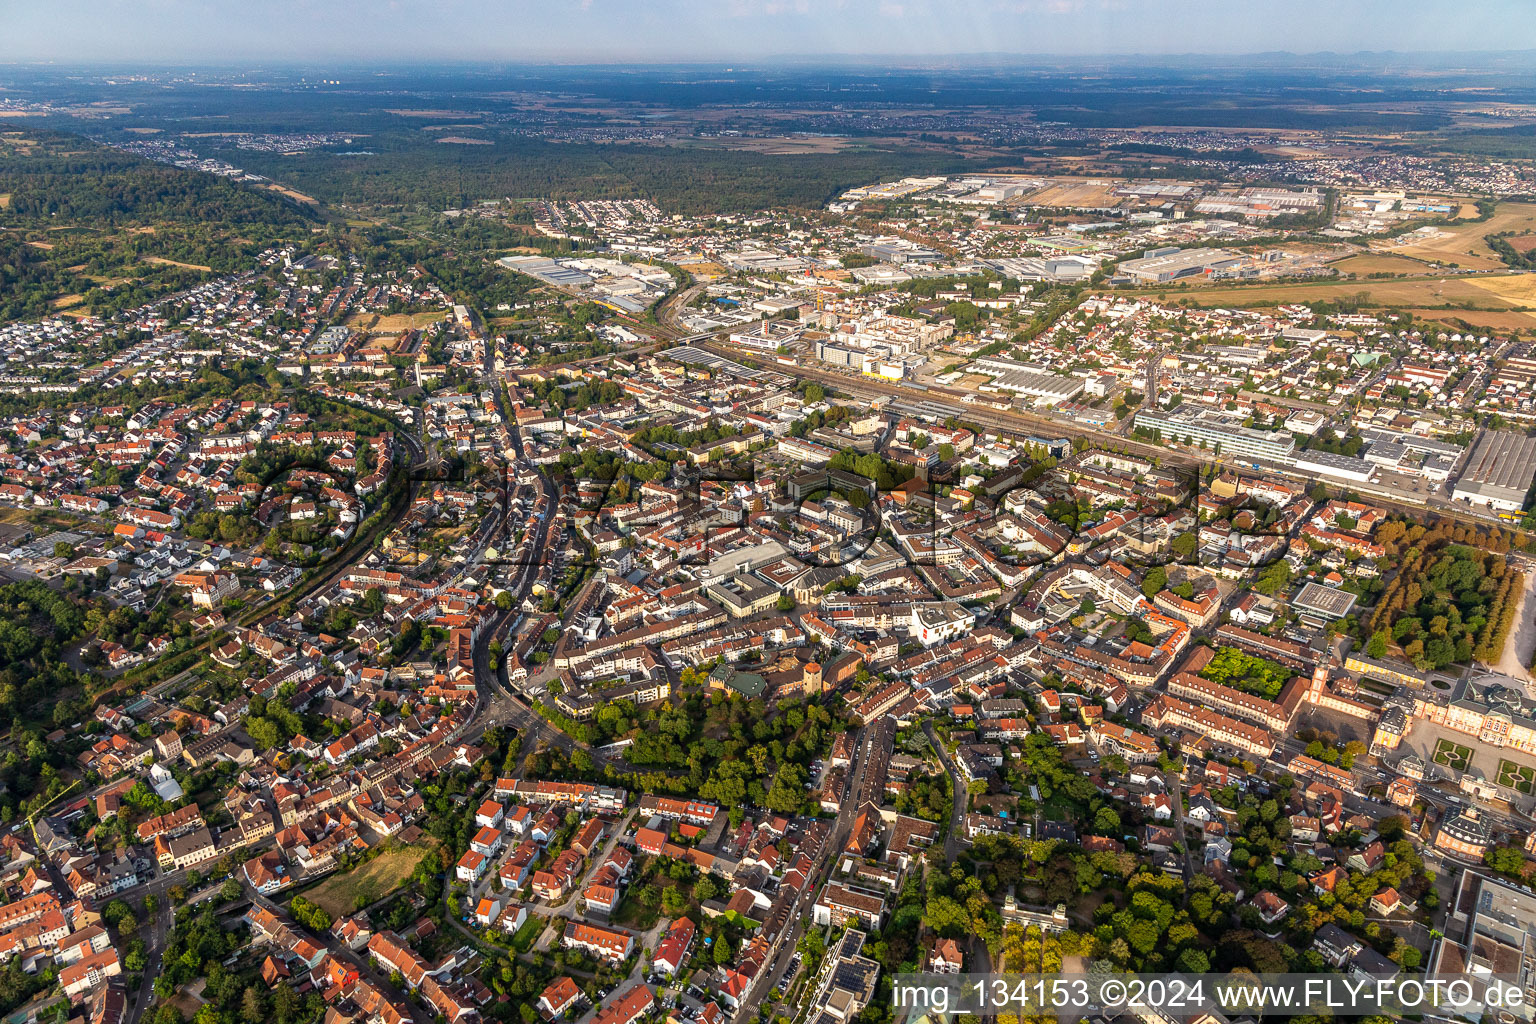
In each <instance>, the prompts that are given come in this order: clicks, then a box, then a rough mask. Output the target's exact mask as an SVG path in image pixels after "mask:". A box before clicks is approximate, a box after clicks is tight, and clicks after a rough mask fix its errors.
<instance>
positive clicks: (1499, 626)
mask: <svg viewBox="0 0 1536 1024" xmlns="http://www.w3.org/2000/svg"><path fill="white" fill-rule="evenodd" d="M1466 539H1467V538H1466V536H1465V528H1464V527H1448V526H1437V527H1436V528H1435V529H1433V530H1429V531H1426V530H1425V528H1424V527H1423V526H1422V525H1420V524H1412V525H1410V524H1407V523H1404V522H1401V521H1398V520H1393V521H1391V522H1387V523H1384V524H1382V526H1381V527H1380V528H1379V529H1378V530H1377V531H1376V542H1377V543H1378V544H1381V545H1383V546H1384V547H1385V548H1386V549H1387V553H1388V556H1389V557H1394V558H1397V559H1400V564H1401V569H1400V570H1399V571H1398V573H1397V575H1396V576H1394V577H1393V579H1392V581H1391V582H1390V583H1389V584H1388V585H1387V588H1386V590H1385V591H1383V592H1382V595H1381V599H1380V601H1378V602H1377V604H1376V609H1375V611H1374V612H1373V613H1372V615H1371V620H1370V623H1369V628H1370V631H1371V637H1370V640H1369V641H1368V642H1367V644H1366V653H1367V654H1369V655H1371V656H1372V657H1381V656H1383V655H1385V654H1386V653H1387V652H1388V651H1389V650H1390V649H1391V647H1392V646H1393V645H1396V646H1398V647H1400V648H1401V649H1402V655H1403V657H1404V658H1406V659H1407V660H1409V661H1411V662H1413V663H1414V665H1415V666H1416V667H1418V668H1419V669H1421V670H1424V669H1438V668H1444V667H1445V666H1447V665H1451V664H1456V663H1462V664H1464V663H1466V662H1467V661H1469V660H1470V659H1472V658H1476V659H1477V660H1479V661H1483V662H1494V661H1497V660H1498V658H1499V655H1500V653H1501V652H1502V651H1503V650H1504V641H1505V640H1506V639H1507V638H1508V636H1509V629H1510V626H1511V625H1512V624H1513V621H1514V615H1515V609H1516V607H1517V606H1518V604H1519V596H1520V592H1521V589H1522V587H1523V583H1524V578H1523V577H1522V576H1521V574H1520V573H1519V572H1517V571H1515V570H1513V569H1511V568H1509V566H1508V563H1507V562H1506V561H1505V558H1504V555H1503V554H1502V553H1499V552H1498V551H1484V550H1481V549H1479V548H1476V547H1472V546H1470V545H1468V544H1465V543H1462V541H1463V540H1466Z"/></svg>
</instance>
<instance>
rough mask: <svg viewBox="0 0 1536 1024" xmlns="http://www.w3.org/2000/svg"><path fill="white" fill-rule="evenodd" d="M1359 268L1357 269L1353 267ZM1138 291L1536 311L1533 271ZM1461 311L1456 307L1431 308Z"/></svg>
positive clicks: (1267, 301) (1212, 302)
mask: <svg viewBox="0 0 1536 1024" xmlns="http://www.w3.org/2000/svg"><path fill="white" fill-rule="evenodd" d="M1357 273H1358V271H1357ZM1134 294H1137V295H1151V296H1156V295H1166V296H1167V297H1168V298H1169V299H1170V300H1172V301H1178V300H1180V299H1183V298H1189V299H1193V300H1194V301H1195V302H1196V303H1197V304H1199V305H1201V306H1237V307H1245V308H1246V307H1260V306H1280V305H1285V304H1286V303H1291V302H1338V301H1341V300H1342V301H1345V302H1353V301H1355V300H1356V299H1359V300H1360V305H1361V306H1362V307H1367V308H1369V307H1382V306H1393V307H1415V308H1425V307H1433V306H1440V305H1445V304H1452V305H1455V304H1461V303H1465V304H1467V305H1468V306H1470V307H1472V308H1473V309H1481V310H1495V311H1498V310H1526V309H1531V310H1536V276H1533V275H1527V274H1499V275H1490V276H1487V277H1464V276H1449V277H1447V276H1436V275H1430V276H1421V277H1406V278H1394V279H1390V280H1380V281H1366V280H1355V281H1328V282H1324V283H1317V282H1312V283H1307V282H1293V283H1285V284H1260V285H1230V284H1227V285H1223V284H1216V285H1211V286H1205V285H1184V286H1179V285H1162V286H1159V287H1157V288H1141V289H1137V290H1136V292H1135V293H1134ZM1430 312H1434V313H1439V314H1441V315H1444V316H1460V315H1461V312H1462V311H1460V310H1433V309H1431V310H1430Z"/></svg>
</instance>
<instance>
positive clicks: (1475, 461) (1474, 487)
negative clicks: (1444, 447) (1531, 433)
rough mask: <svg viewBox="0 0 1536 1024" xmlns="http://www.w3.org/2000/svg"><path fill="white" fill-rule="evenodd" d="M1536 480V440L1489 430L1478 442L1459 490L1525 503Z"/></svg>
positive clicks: (1459, 480)
mask: <svg viewBox="0 0 1536 1024" xmlns="http://www.w3.org/2000/svg"><path fill="white" fill-rule="evenodd" d="M1532 479H1536V437H1526V436H1525V435H1524V434H1515V433H1511V432H1510V431H1505V430H1487V431H1484V432H1483V436H1482V437H1479V438H1478V439H1477V444H1476V446H1475V447H1473V449H1472V454H1471V455H1469V456H1468V457H1467V466H1466V469H1464V470H1463V471H1462V474H1461V477H1460V478H1459V479H1458V480H1457V481H1456V490H1457V491H1461V492H1464V493H1467V494H1473V495H1478V496H1482V497H1493V498H1502V499H1505V500H1507V501H1515V502H1522V501H1524V500H1525V496H1526V494H1527V493H1528V492H1529V491H1530V489H1531V481H1532Z"/></svg>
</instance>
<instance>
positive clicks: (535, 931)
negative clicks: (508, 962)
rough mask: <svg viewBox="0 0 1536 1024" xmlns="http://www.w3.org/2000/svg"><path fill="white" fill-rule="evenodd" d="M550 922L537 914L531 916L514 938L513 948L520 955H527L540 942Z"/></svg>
mask: <svg viewBox="0 0 1536 1024" xmlns="http://www.w3.org/2000/svg"><path fill="white" fill-rule="evenodd" d="M548 924H549V922H548V921H547V920H546V919H545V918H542V917H539V916H537V915H535V914H529V915H528V920H526V921H524V922H523V926H522V927H521V928H519V929H518V930H517V934H516V935H514V936H512V948H513V949H515V950H517V951H518V952H519V953H526V952H528V951H529V950H530V949H532V948H533V944H534V943H535V942H538V941H539V936H540V935H543V934H544V929H545V927H546V926H548Z"/></svg>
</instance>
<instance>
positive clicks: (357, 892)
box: [304, 846, 427, 919]
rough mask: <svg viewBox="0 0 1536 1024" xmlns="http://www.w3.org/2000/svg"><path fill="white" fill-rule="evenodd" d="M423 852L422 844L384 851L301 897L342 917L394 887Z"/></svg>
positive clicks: (336, 875)
mask: <svg viewBox="0 0 1536 1024" xmlns="http://www.w3.org/2000/svg"><path fill="white" fill-rule="evenodd" d="M426 855H427V848H426V847H425V846H399V847H395V848H394V849H390V850H385V851H384V852H383V853H381V854H379V855H378V856H377V857H374V858H373V859H372V860H370V861H368V862H367V863H365V864H361V865H359V866H358V867H355V868H353V869H352V870H351V871H348V872H345V873H343V874H335V875H332V876H331V877H329V878H327V879H326V880H325V881H323V882H321V883H320V884H319V885H317V886H315V887H314V888H313V889H311V890H310V891H309V892H307V893H305V894H304V898H305V899H307V900H309V901H310V902H311V903H313V904H315V905H316V906H319V907H321V908H323V909H324V910H325V912H326V913H327V914H330V915H331V917H332V918H333V919H334V918H339V917H345V916H346V915H348V914H350V913H353V912H354V911H356V910H357V909H358V908H359V907H365V906H367V905H368V904H370V903H373V902H375V901H376V900H380V899H383V898H384V897H385V896H386V895H388V894H389V893H390V892H392V891H394V890H395V889H396V888H398V887H399V885H400V884H401V883H402V882H404V881H405V880H406V879H407V878H409V877H410V876H411V872H412V871H415V870H416V865H417V864H419V863H420V862H421V858H423V857H425V856H426Z"/></svg>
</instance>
